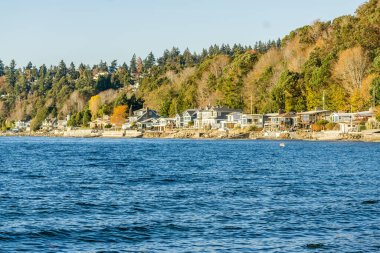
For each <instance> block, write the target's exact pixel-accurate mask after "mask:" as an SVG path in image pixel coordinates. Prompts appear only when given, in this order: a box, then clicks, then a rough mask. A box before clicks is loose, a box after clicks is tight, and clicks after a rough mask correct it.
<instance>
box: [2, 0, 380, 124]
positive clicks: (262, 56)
mask: <svg viewBox="0 0 380 253" xmlns="http://www.w3.org/2000/svg"><path fill="white" fill-rule="evenodd" d="M0 57H1V56H0ZM96 95H98V96H96ZM0 96H1V98H0V123H1V125H2V127H3V128H6V127H10V125H11V123H12V121H15V120H28V119H33V120H32V127H33V128H34V129H37V128H38V127H39V126H40V124H41V122H42V120H43V119H45V118H46V117H58V118H64V117H66V115H67V114H70V115H74V117H73V118H74V119H73V120H72V121H71V124H72V125H77V126H81V125H87V124H88V122H89V121H90V120H91V118H94V117H97V116H101V115H104V114H111V113H112V111H113V108H114V107H115V106H118V105H128V108H133V109H138V108H141V107H142V106H146V107H151V108H154V109H156V110H157V111H158V112H159V113H160V114H161V115H164V116H173V115H175V113H176V112H181V111H183V110H185V109H187V108H195V107H202V106H206V105H208V104H211V105H225V106H228V107H231V108H241V109H243V110H244V111H246V112H250V111H251V110H252V112H257V113H264V112H275V111H278V110H279V109H284V110H285V111H304V110H309V109H314V108H315V107H323V106H324V107H325V108H326V109H331V110H337V111H348V110H353V111H356V110H363V109H368V107H370V106H372V105H373V104H376V105H378V104H379V103H380V1H379V0H370V1H368V2H367V3H365V4H364V5H362V6H360V7H359V8H358V9H357V11H356V14H355V15H354V16H351V15H347V16H342V17H339V18H336V19H334V20H332V21H329V22H321V21H316V22H314V23H313V24H311V25H307V26H304V27H301V28H299V29H297V30H295V31H292V32H290V33H289V34H288V35H287V36H285V37H284V38H283V39H282V40H280V41H277V42H274V41H270V42H268V43H262V42H259V43H257V44H256V45H253V46H241V45H234V46H232V47H231V46H229V45H221V46H217V45H213V46H211V47H210V48H209V49H207V50H206V49H204V50H203V52H201V53H200V54H197V53H191V52H190V51H189V50H185V51H184V52H182V53H181V52H180V51H179V50H178V49H177V48H173V49H172V50H170V51H169V50H166V51H165V52H164V54H163V55H162V56H161V57H159V58H158V59H156V58H155V57H154V56H153V54H149V55H148V56H147V57H146V58H145V59H144V60H142V59H141V58H137V57H136V56H134V57H133V58H132V60H131V61H130V62H129V64H128V65H127V64H125V63H124V64H122V65H118V64H117V62H116V61H113V62H112V63H111V64H109V65H108V64H107V63H105V62H101V63H99V64H98V65H94V66H93V67H90V66H88V65H84V64H80V65H79V66H78V67H75V66H74V64H70V65H69V66H66V64H65V63H64V62H63V61H61V62H60V64H59V65H58V66H51V67H49V68H48V67H47V66H45V65H43V66H40V67H36V66H34V65H33V64H32V63H29V64H28V65H27V66H25V67H22V68H17V66H16V63H15V62H14V61H12V62H11V64H10V65H9V66H4V65H3V64H2V62H1V61H0ZM94 96H96V99H95V98H94ZM91 97H93V99H92V101H95V100H96V101H97V102H96V106H93V104H94V103H92V106H91V105H89V100H90V99H91ZM90 104H91V103H90Z"/></svg>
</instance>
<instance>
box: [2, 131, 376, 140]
mask: <svg viewBox="0 0 380 253" xmlns="http://www.w3.org/2000/svg"><path fill="white" fill-rule="evenodd" d="M0 137H52V138H104V139H105V138H110V139H135V138H142V139H183V140H268V141H292V140H293V141H297V140H298V141H326V142H328V141H334V142H380V130H372V131H365V132H358V133H339V132H336V131H325V132H262V131H260V132H254V131H252V132H249V131H236V130H230V131H218V130H204V131H203V130H174V131H173V130H172V131H163V132H157V131H145V132H138V131H135V130H126V131H104V132H95V133H94V132H93V131H92V130H89V129H81V130H71V131H61V132H46V133H1V134H0Z"/></svg>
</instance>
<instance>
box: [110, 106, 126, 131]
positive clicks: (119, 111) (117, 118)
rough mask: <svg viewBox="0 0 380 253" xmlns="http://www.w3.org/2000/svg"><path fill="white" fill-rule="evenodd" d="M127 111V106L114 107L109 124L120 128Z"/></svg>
mask: <svg viewBox="0 0 380 253" xmlns="http://www.w3.org/2000/svg"><path fill="white" fill-rule="evenodd" d="M127 111H128V106H127V105H119V106H116V107H115V108H114V109H113V113H112V116H111V123H112V124H115V126H118V127H120V126H121V125H123V123H124V122H125V120H126V118H127Z"/></svg>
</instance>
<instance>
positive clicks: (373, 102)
mask: <svg viewBox="0 0 380 253" xmlns="http://www.w3.org/2000/svg"><path fill="white" fill-rule="evenodd" d="M375 91H376V88H375V87H373V90H372V100H373V101H372V107H373V108H375V106H376V96H375V94H376V93H375Z"/></svg>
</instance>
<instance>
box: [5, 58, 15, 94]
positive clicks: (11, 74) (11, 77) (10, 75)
mask: <svg viewBox="0 0 380 253" xmlns="http://www.w3.org/2000/svg"><path fill="white" fill-rule="evenodd" d="M16 72H17V69H16V62H15V60H13V59H12V60H11V63H10V64H9V67H8V68H7V71H6V77H7V80H8V83H9V85H10V86H11V87H14V86H15V84H16V80H17V73H16Z"/></svg>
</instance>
